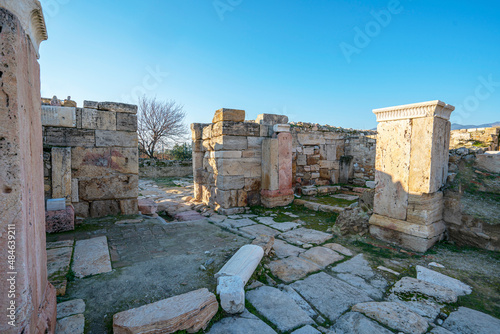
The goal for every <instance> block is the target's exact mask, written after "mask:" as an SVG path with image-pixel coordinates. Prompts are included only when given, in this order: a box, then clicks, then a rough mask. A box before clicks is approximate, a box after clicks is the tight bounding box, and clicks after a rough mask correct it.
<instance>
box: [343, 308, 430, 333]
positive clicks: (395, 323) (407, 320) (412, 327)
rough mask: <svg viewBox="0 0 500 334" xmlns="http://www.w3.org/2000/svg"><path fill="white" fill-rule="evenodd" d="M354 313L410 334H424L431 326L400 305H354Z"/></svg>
mask: <svg viewBox="0 0 500 334" xmlns="http://www.w3.org/2000/svg"><path fill="white" fill-rule="evenodd" d="M352 311H354V312H360V313H363V314H365V315H366V316H368V317H370V318H372V319H374V320H377V321H378V322H380V323H382V324H384V325H387V326H389V327H390V328H393V329H397V330H400V331H403V332H405V333H410V334H422V333H424V332H426V331H427V327H429V324H428V323H427V321H425V319H424V318H422V317H421V316H419V315H418V314H416V313H414V312H412V311H411V310H410V309H409V308H408V307H406V306H405V305H402V304H399V303H393V302H381V303H374V302H371V303H362V304H357V305H354V307H353V308H352Z"/></svg>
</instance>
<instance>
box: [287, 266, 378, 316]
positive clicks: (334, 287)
mask: <svg viewBox="0 0 500 334" xmlns="http://www.w3.org/2000/svg"><path fill="white" fill-rule="evenodd" d="M292 287H293V288H294V289H295V290H296V291H297V292H298V293H299V294H300V295H301V296H302V297H304V298H305V299H306V300H307V301H308V302H309V303H310V304H311V305H312V306H313V307H314V308H316V309H317V310H318V311H319V312H321V313H322V314H323V315H325V316H327V317H328V319H330V320H331V321H335V320H336V319H337V318H338V317H339V316H340V315H341V314H342V313H344V312H345V311H347V310H348V309H349V308H350V307H351V306H353V305H355V304H358V303H363V302H368V301H372V299H371V298H370V297H369V296H368V295H367V294H366V293H365V292H364V291H361V290H359V289H357V288H355V287H353V286H351V285H349V284H347V283H345V282H343V281H341V280H338V279H336V278H333V277H331V276H330V275H328V274H325V273H318V274H314V275H311V276H309V277H307V278H306V279H304V280H302V281H298V282H295V283H293V284H292Z"/></svg>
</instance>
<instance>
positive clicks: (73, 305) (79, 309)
mask: <svg viewBox="0 0 500 334" xmlns="http://www.w3.org/2000/svg"><path fill="white" fill-rule="evenodd" d="M83 312H85V302H84V301H83V299H73V300H68V301H66V302H62V303H58V304H57V319H61V318H66V317H68V316H70V315H75V314H82V313H83Z"/></svg>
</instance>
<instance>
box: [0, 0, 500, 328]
mask: <svg viewBox="0 0 500 334" xmlns="http://www.w3.org/2000/svg"><path fill="white" fill-rule="evenodd" d="M62 2H63V1H54V3H57V4H58V6H62ZM49 3H50V2H49ZM42 5H44V6H43V7H44V9H43V10H42ZM242 6H243V5H242ZM46 8H50V10H51V12H50V13H51V18H53V17H54V15H52V12H53V8H54V7H53V6H52V7H51V6H50V5H47V7H46V4H45V3H44V1H42V4H41V3H40V2H39V1H38V0H16V1H12V0H0V120H1V125H0V128H1V133H0V166H1V167H0V199H1V201H0V203H1V204H0V208H1V210H0V214H1V217H2V218H1V220H0V251H1V252H2V261H1V264H0V270H1V273H0V280H1V283H0V309H1V313H2V314H1V315H0V333H16V334H20V333H24V334H31V333H52V334H53V333H61V334H66V333H67V334H70V333H71V334H82V333H116V334H122V333H123V334H132V333H137V334H138V333H144V334H146V333H148V334H149V333H211V334H246V333H248V334H253V333H255V334H267V333H270V334H271V333H283V334H292V333H293V334H313V333H323V334H327V333H332V334H335V333H336V334H351V333H354V334H363V333H369V334H373V333H387V334H390V333H411V334H423V333H433V334H449V333H459V334H469V333H470V334H493V333H500V332H499V329H500V146H499V145H500V126H492V127H470V128H467V129H465V128H462V129H457V130H452V123H451V121H450V117H452V115H453V113H454V112H455V104H456V103H453V101H446V102H448V103H451V104H447V103H445V102H443V101H441V100H431V101H427V102H419V101H408V103H410V104H403V105H398V106H389V107H385V108H373V109H372V110H366V115H365V116H366V117H367V118H368V117H372V118H373V119H374V120H375V119H376V123H377V126H376V129H371V130H355V129H351V128H344V127H339V126H332V125H326V124H325V125H321V124H317V123H311V122H301V121H296V120H295V119H300V116H301V115H298V116H294V117H293V118H294V121H292V120H291V119H289V117H290V118H292V117H291V116H289V115H285V114H284V113H283V114H280V113H266V112H259V113H258V114H254V113H251V112H249V111H248V110H245V105H239V106H235V107H240V108H241V109H236V108H220V109H218V110H204V112H205V113H206V114H207V115H208V114H210V116H207V118H205V119H200V121H205V123H202V122H193V123H192V124H190V126H187V125H186V126H185V127H186V134H187V137H186V138H185V140H184V141H185V142H188V145H187V146H189V145H191V146H189V152H188V153H189V154H188V156H187V157H186V158H183V159H175V160H172V159H161V158H157V157H153V158H152V157H150V156H148V155H147V154H145V153H144V150H143V149H141V140H143V138H144V137H143V135H141V131H142V130H141V129H142V128H143V126H144V125H141V115H142V114H141V113H142V112H143V110H142V109H141V104H140V103H129V102H130V101H128V102H127V103H124V102H120V100H119V99H117V98H116V97H115V98H110V99H109V100H111V101H114V100H119V101H117V102H110V101H107V100H104V101H101V100H100V101H95V100H97V99H96V98H92V96H88V97H86V96H83V97H81V98H82V99H84V98H86V99H85V100H82V101H83V103H79V102H77V101H75V100H73V99H72V98H71V97H70V96H68V97H67V98H66V99H59V98H57V96H53V93H51V94H50V95H47V96H42V91H43V89H42V87H41V86H43V81H42V83H41V77H40V73H41V71H43V66H40V63H39V62H41V59H42V58H43V57H44V52H40V44H41V43H42V42H44V41H45V40H47V39H48V37H49V34H48V33H47V25H46V21H45V18H46V17H47V15H48V14H46V12H44V11H46V10H47V9H46ZM235 8H236V7H235ZM44 13H45V16H44ZM91 21H92V20H91V19H89V22H91ZM49 33H50V31H49ZM42 51H43V50H42ZM96 57H97V56H96ZM41 64H42V65H43V63H41ZM75 66H76V65H75ZM88 70H89V71H90V68H89V69H88ZM60 74H61V73H60ZM93 75H94V74H93ZM95 75H97V73H96V74H95ZM61 80H62V81H64V80H66V79H65V78H64V76H61ZM73 80H75V78H73ZM61 85H63V88H64V87H65V86H64V84H63V83H61ZM71 87H74V86H71ZM88 89H89V91H92V89H93V87H88ZM68 93H72V92H68ZM96 95H97V94H96ZM65 96H66V95H65ZM113 96H114V95H113ZM395 100H396V99H395ZM397 101H399V99H397ZM414 102H416V103H414ZM395 104H397V103H395ZM220 107H222V106H220ZM255 115H258V116H257V117H255ZM304 117H305V115H304ZM210 119H211V122H210ZM326 122H330V123H335V115H332V116H331V118H330V119H328V121H325V122H324V123H326ZM187 146H186V145H185V146H183V147H184V148H185V147H187ZM163 153H165V150H163Z"/></svg>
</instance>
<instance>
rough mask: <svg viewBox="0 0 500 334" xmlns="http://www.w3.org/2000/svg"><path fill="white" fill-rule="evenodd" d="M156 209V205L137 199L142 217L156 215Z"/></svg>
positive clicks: (149, 201) (147, 200)
mask: <svg viewBox="0 0 500 334" xmlns="http://www.w3.org/2000/svg"><path fill="white" fill-rule="evenodd" d="M157 208H158V204H156V203H155V202H153V201H152V200H150V199H143V198H142V199H139V211H140V212H141V213H142V214H143V215H153V214H155V213H156V209H157Z"/></svg>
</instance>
